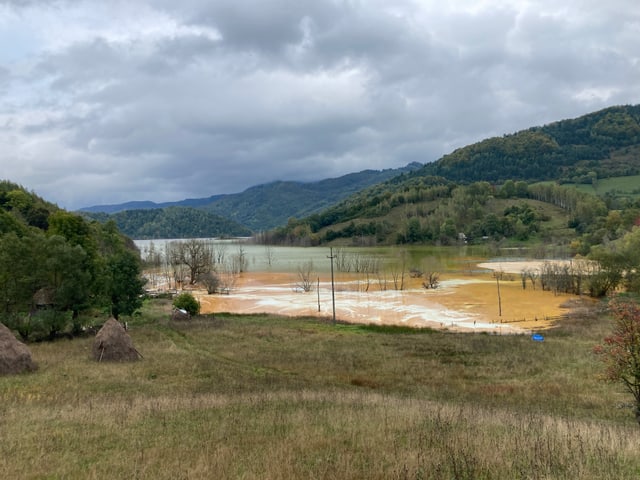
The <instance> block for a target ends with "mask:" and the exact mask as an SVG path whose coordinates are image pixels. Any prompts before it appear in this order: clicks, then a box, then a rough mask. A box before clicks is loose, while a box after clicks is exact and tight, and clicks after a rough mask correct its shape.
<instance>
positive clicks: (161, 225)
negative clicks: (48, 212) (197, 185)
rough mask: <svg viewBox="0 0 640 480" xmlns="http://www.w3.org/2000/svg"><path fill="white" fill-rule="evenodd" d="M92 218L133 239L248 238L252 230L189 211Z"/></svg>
mask: <svg viewBox="0 0 640 480" xmlns="http://www.w3.org/2000/svg"><path fill="white" fill-rule="evenodd" d="M83 215H84V216H87V217H89V218H92V219H95V220H98V221H101V222H106V221H108V220H112V221H114V222H115V223H116V225H117V226H118V228H119V229H120V230H121V231H122V232H123V233H124V234H125V235H128V236H129V237H131V238H135V239H149V238H151V239H153V238H213V237H223V236H231V237H246V236H250V235H251V230H249V229H248V228H246V227H244V226H242V225H240V224H239V223H237V222H234V221H232V220H229V219H228V218H224V217H222V216H220V215H216V214H213V213H210V212H206V211H203V210H199V209H196V208H188V207H166V208H160V209H148V210H124V211H121V212H117V213H113V214H111V215H109V214H106V213H83Z"/></svg>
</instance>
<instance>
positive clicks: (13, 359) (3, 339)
mask: <svg viewBox="0 0 640 480" xmlns="http://www.w3.org/2000/svg"><path fill="white" fill-rule="evenodd" d="M35 369H36V364H35V363H34V362H33V359H32V358H31V352H30V351H29V349H28V348H27V346H26V345H25V344H24V343H22V342H19V341H18V339H16V337H15V336H14V335H13V333H11V330H9V329H8V328H7V327H5V326H4V325H3V324H2V323H0V375H11V374H15V373H22V372H31V371H33V370H35Z"/></svg>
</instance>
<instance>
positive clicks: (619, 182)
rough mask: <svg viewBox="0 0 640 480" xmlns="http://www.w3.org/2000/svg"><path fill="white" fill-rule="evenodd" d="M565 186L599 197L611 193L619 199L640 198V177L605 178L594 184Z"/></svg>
mask: <svg viewBox="0 0 640 480" xmlns="http://www.w3.org/2000/svg"><path fill="white" fill-rule="evenodd" d="M565 185H572V186H574V187H575V188H577V189H578V190H580V191H582V192H585V193H591V194H596V195H599V196H605V195H606V194H608V193H610V194H613V195H615V196H618V197H621V196H622V197H629V198H640V175H632V176H628V177H612V178H603V179H600V180H597V181H596V182H595V183H594V184H574V183H569V184H565Z"/></svg>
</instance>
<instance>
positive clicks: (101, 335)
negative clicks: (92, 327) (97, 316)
mask: <svg viewBox="0 0 640 480" xmlns="http://www.w3.org/2000/svg"><path fill="white" fill-rule="evenodd" d="M92 353H93V358H94V359H95V360H97V361H98V362H101V361H110V362H132V361H135V360H138V359H139V358H140V357H141V355H140V354H139V353H138V351H137V350H136V349H135V347H134V346H133V341H132V340H131V337H130V336H129V334H128V333H127V332H126V331H125V329H124V327H123V326H122V325H121V324H120V322H118V321H117V320H116V319H115V318H110V319H109V320H107V321H106V322H105V324H104V325H103V326H102V328H101V329H100V330H99V331H98V333H97V334H96V338H95V340H94V341H93V349H92Z"/></svg>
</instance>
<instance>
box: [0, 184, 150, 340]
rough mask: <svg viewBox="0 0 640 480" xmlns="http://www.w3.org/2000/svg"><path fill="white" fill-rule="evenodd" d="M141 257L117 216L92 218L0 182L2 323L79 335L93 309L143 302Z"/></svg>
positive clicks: (132, 307)
mask: <svg viewBox="0 0 640 480" xmlns="http://www.w3.org/2000/svg"><path fill="white" fill-rule="evenodd" d="M140 272H141V265H140V255H139V252H138V250H137V249H136V247H135V245H134V244H133V242H132V241H131V240H130V239H128V238H127V237H125V236H123V235H122V234H121V233H120V232H119V231H118V229H117V227H116V225H115V223H114V222H106V223H105V224H102V223H99V222H93V221H87V220H86V219H85V218H83V217H81V216H80V215H77V214H74V213H70V212H67V211H65V210H63V209H60V208H58V207H57V206H56V205H54V204H52V203H49V202H47V201H45V200H43V199H42V198H40V197H38V196H37V195H35V194H34V193H30V192H28V191H26V190H25V189H24V188H22V187H21V186H19V185H17V184H15V183H12V182H9V181H0V291H2V302H3V305H2V309H1V310H0V322H2V323H4V324H5V325H6V326H8V327H9V328H11V329H12V330H14V331H16V332H18V333H19V334H20V335H21V337H22V338H23V339H25V340H26V339H28V340H34V339H35V340H39V339H45V338H54V337H56V336H57V335H59V334H60V333H62V332H65V333H68V334H74V333H80V332H81V331H82V329H83V327H84V326H85V325H86V324H87V322H89V320H88V316H87V315H88V313H89V312H94V313H95V312H100V313H101V314H103V315H113V316H114V317H116V318H118V317H119V316H120V315H131V314H133V313H134V312H135V311H136V310H137V309H138V308H139V307H140V305H141V300H140V294H141V293H142V292H143V290H142V287H143V285H144V281H143V280H142V278H141V276H140Z"/></svg>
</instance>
